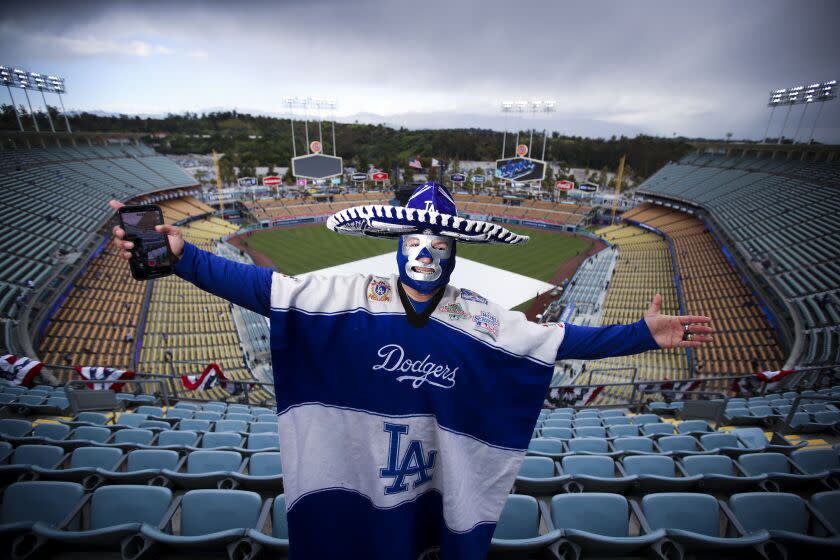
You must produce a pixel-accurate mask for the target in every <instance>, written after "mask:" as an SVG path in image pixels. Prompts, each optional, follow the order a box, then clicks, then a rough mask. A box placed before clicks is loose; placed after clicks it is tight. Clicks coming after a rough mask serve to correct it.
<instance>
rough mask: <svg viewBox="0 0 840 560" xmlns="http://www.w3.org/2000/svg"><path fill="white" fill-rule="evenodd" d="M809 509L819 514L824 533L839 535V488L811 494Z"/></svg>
mask: <svg viewBox="0 0 840 560" xmlns="http://www.w3.org/2000/svg"><path fill="white" fill-rule="evenodd" d="M810 504H811V509H812V510H813V511H816V513H817V515H819V516H821V523H822V524H823V525H825V526H826V528H827V529H828V531H827V532H826V535H824V536H829V535H840V490H833V491H830V492H818V493H816V494H814V495H813V496H811V500H810Z"/></svg>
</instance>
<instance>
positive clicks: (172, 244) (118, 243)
mask: <svg viewBox="0 0 840 560" xmlns="http://www.w3.org/2000/svg"><path fill="white" fill-rule="evenodd" d="M108 204H109V205H110V206H111V208H113V209H114V211H117V210H119V209H120V208H122V207H123V206H125V204H123V203H122V202H120V201H119V200H111V201H110V202H109V203H108ZM155 229H156V230H157V231H158V232H160V233H165V234H166V236H167V237H168V238H169V248H170V249H172V254H173V255H175V258H176V259H180V258H181V253H183V252H184V238H183V237H182V236H181V228H179V227H177V226H169V225H162V226H155ZM124 239H125V231H124V230H123V229H122V228H121V227H120V226H114V247H116V248H117V249H118V250H119V255H120V256H121V257H122V258H124V259H125V260H128V259H130V258H131V249H133V248H134V243H132V242H131V241H124Z"/></svg>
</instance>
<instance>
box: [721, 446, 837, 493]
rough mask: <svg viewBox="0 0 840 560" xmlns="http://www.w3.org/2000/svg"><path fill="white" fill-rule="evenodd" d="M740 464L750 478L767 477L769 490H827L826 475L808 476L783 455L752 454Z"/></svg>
mask: <svg viewBox="0 0 840 560" xmlns="http://www.w3.org/2000/svg"><path fill="white" fill-rule="evenodd" d="M738 464H739V465H740V466H741V468H742V469H743V470H744V472H745V473H747V474H748V475H749V476H757V475H761V474H764V475H767V481H768V484H765V486H767V487H768V489H774V490H776V489H781V490H796V489H803V488H820V489H825V485H824V483H823V480H824V479H825V474H822V473H820V474H807V473H805V472H804V471H802V470H801V469H800V468H799V467H798V466H797V465H795V464H794V463H793V462H791V460H790V459H789V458H788V457H787V456H786V455H784V454H782V453H750V454H748V455H742V456H741V457H739V458H738ZM769 483H772V484H769Z"/></svg>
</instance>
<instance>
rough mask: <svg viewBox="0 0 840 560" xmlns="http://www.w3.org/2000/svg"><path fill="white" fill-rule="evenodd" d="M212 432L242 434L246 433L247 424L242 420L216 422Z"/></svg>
mask: <svg viewBox="0 0 840 560" xmlns="http://www.w3.org/2000/svg"><path fill="white" fill-rule="evenodd" d="M213 431H214V432H239V433H244V432H247V431H248V423H247V422H245V421H244V420H218V421H217V422H216V425H215V426H213Z"/></svg>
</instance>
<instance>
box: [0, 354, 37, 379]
mask: <svg viewBox="0 0 840 560" xmlns="http://www.w3.org/2000/svg"><path fill="white" fill-rule="evenodd" d="M42 367H44V364H43V363H41V362H39V361H38V360H33V359H32V358H24V357H21V358H18V357H17V356H13V355H12V354H6V355H4V356H0V379H5V380H6V381H11V382H12V384H13V385H21V386H23V387H31V386H32V382H33V381H34V380H35V378H36V377H37V376H38V374H39V373H40V372H41V368H42Z"/></svg>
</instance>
